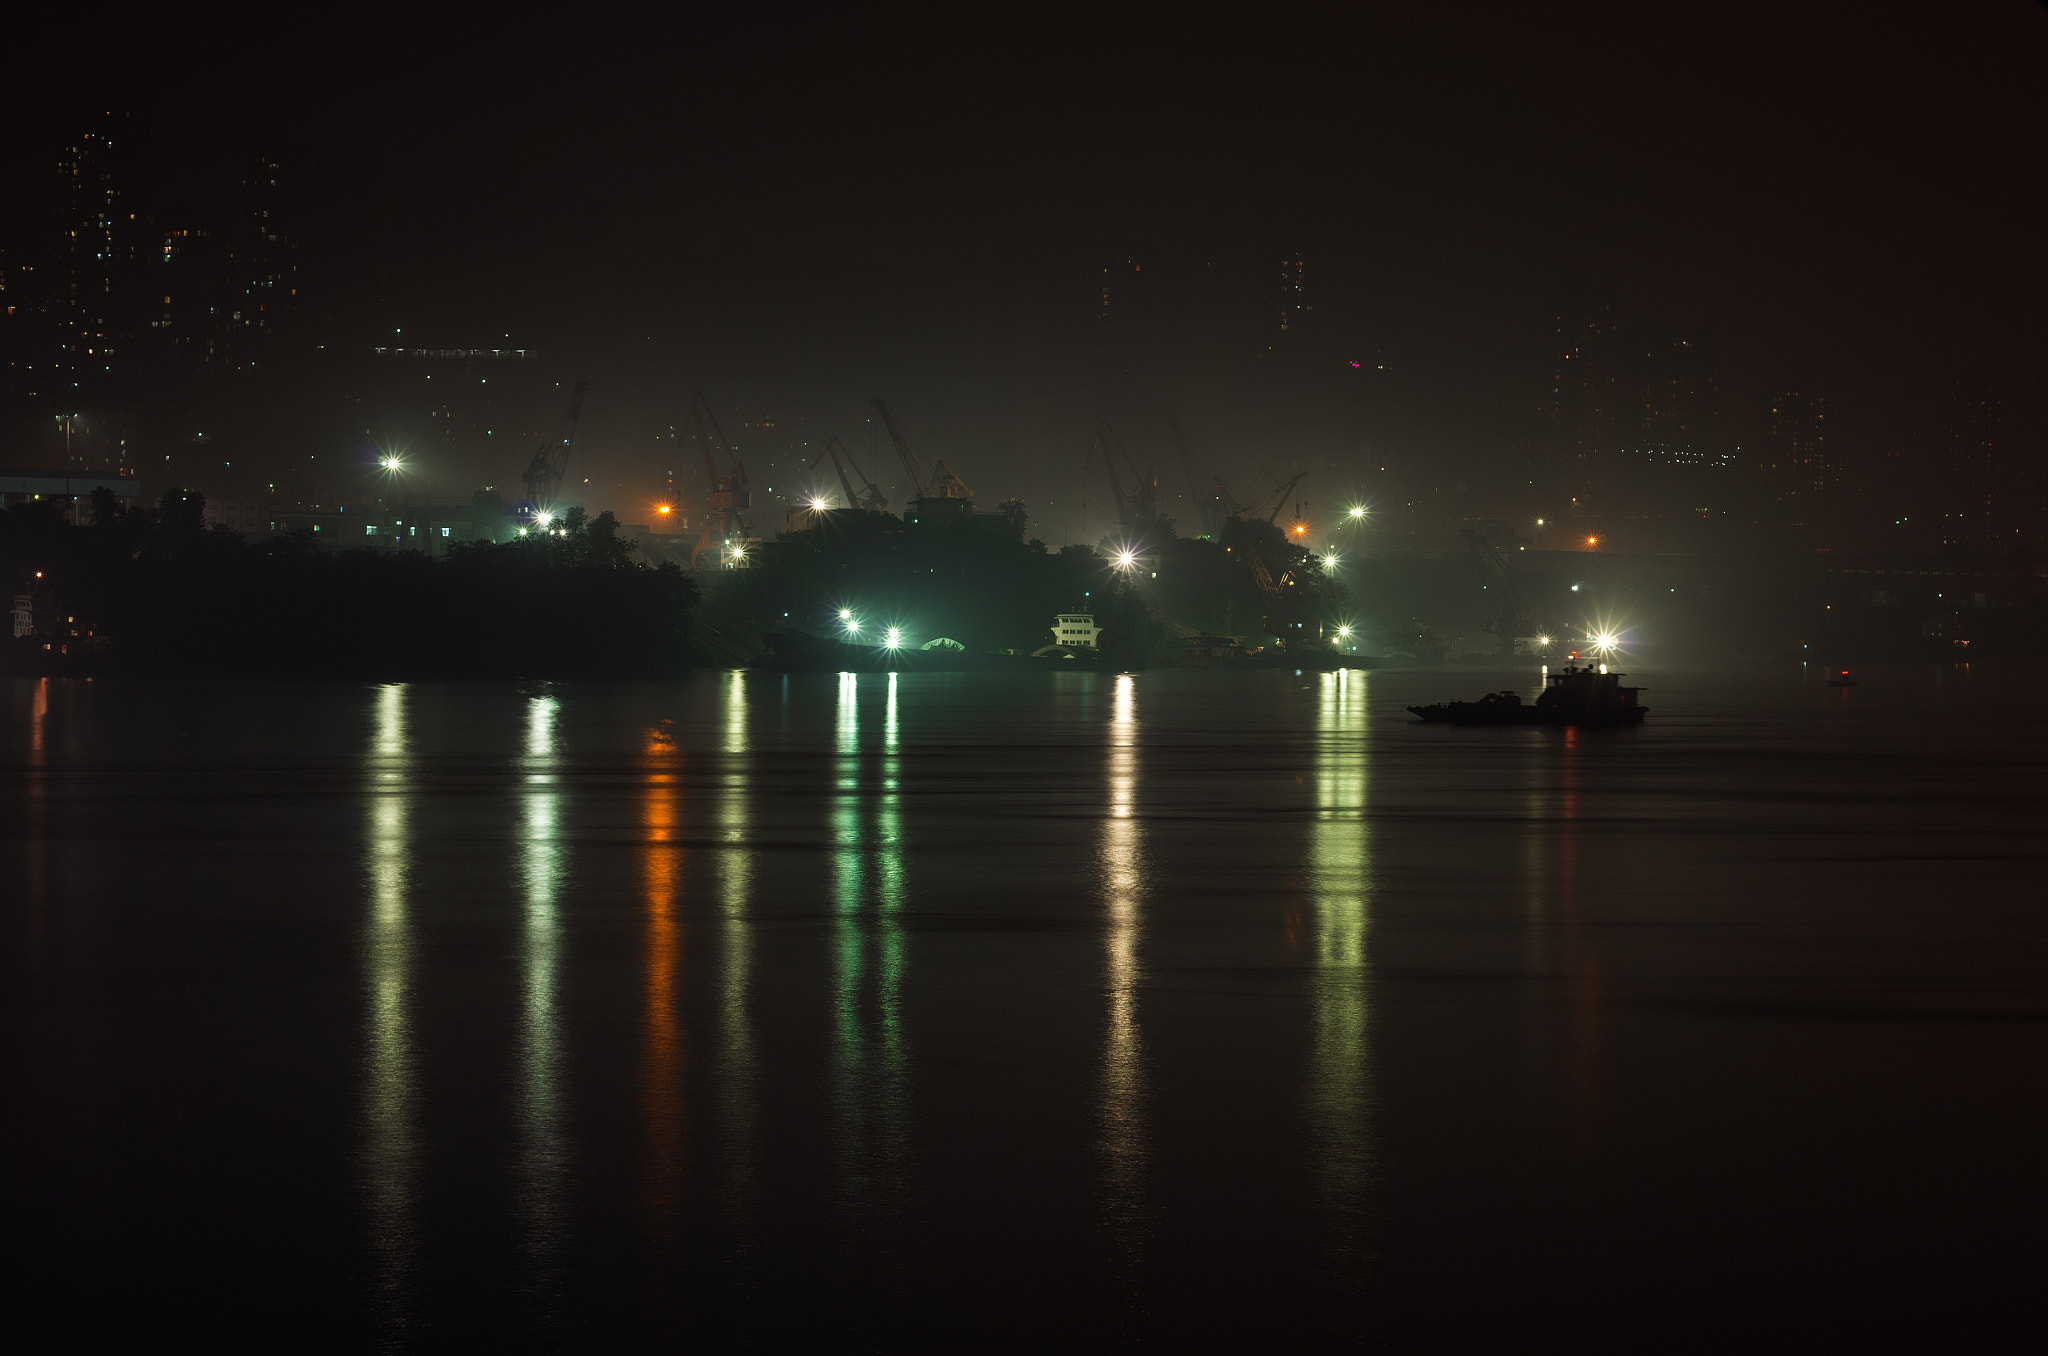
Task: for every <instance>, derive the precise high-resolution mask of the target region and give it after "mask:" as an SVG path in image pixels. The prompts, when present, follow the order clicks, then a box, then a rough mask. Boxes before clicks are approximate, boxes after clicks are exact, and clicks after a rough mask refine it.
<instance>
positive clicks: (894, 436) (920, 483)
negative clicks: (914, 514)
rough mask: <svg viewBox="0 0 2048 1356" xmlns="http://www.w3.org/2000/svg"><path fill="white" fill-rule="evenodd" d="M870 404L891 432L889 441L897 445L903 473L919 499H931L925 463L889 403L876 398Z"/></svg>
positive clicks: (878, 397) (883, 425)
mask: <svg viewBox="0 0 2048 1356" xmlns="http://www.w3.org/2000/svg"><path fill="white" fill-rule="evenodd" d="M868 404H870V405H873V406H874V407H875V410H876V412H877V413H879V414H880V415H881V416H882V427H884V428H886V429H888V430H889V441H890V442H892V443H894V444H896V455H897V456H899V457H901V458H903V471H904V474H906V475H908V476H909V477H910V488H911V489H913V490H915V491H916V492H917V497H918V498H919V499H925V498H929V497H930V496H929V495H928V493H927V492H926V490H925V469H924V461H923V459H921V458H920V457H919V456H918V455H917V449H916V448H915V447H912V446H911V445H910V438H909V437H908V436H907V435H906V434H905V433H904V432H903V430H902V429H901V428H898V427H897V425H896V416H895V415H893V414H891V413H889V402H888V401H886V400H884V399H882V398H881V397H880V396H875V397H874V398H873V399H871V400H869V401H868Z"/></svg>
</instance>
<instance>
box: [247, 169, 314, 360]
mask: <svg viewBox="0 0 2048 1356" xmlns="http://www.w3.org/2000/svg"><path fill="white" fill-rule="evenodd" d="M282 173H283V171H282V170H281V169H280V168H279V167H278V163H277V161H276V160H274V159H272V158H271V157H269V156H267V155H266V156H262V157H260V158H259V159H258V161H257V163H256V167H255V169H254V171H253V172H252V173H251V174H250V175H249V176H248V177H247V178H245V179H244V180H243V181H242V202H241V213H240V221H239V222H238V223H237V226H238V232H237V239H236V241H235V282H236V284H237V292H238V295H237V297H236V306H235V309H234V311H233V313H232V315H231V317H230V318H231V320H232V321H233V323H234V326H235V328H236V331H237V332H238V333H240V334H242V335H245V336H249V337H252V338H254V339H255V340H256V342H257V344H258V345H259V346H260V345H262V344H263V343H265V342H267V341H269V340H271V339H273V338H275V337H276V335H277V333H278V330H279V329H280V327H281V326H283V325H284V323H285V322H286V321H287V320H288V319H289V318H290V317H291V315H292V314H293V313H294V312H296V311H297V310H298V301H299V277H298V274H299V268H298V262H297V260H296V258H295V256H294V251H293V245H294V242H293V240H292V237H291V234H290V232H289V231H288V229H287V220H288V218H287V213H286V210H285V206H284V194H283V190H282V187H281V184H280V177H279V176H280V175H281V174H282Z"/></svg>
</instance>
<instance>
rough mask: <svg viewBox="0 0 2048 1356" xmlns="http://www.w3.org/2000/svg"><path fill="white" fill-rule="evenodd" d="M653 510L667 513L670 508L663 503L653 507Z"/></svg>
mask: <svg viewBox="0 0 2048 1356" xmlns="http://www.w3.org/2000/svg"><path fill="white" fill-rule="evenodd" d="M654 511H655V512H656V513H667V512H669V511H670V509H669V506H668V505H667V504H663V505H662V506H661V507H659V508H657V509H655V510H654Z"/></svg>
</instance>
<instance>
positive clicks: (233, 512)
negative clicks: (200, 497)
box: [205, 497, 277, 537]
mask: <svg viewBox="0 0 2048 1356" xmlns="http://www.w3.org/2000/svg"><path fill="white" fill-rule="evenodd" d="M205 512H206V525H207V526H208V527H225V528H229V529H231V530H233V531H236V532H239V533H241V534H242V535H243V536H245V537H255V536H266V537H267V536H269V535H271V534H272V533H273V532H275V531H276V530H277V525H276V515H275V514H273V513H272V512H271V511H270V505H269V504H268V503H266V502H265V501H264V500H261V499H214V498H211V497H209V498H208V499H207V501H206V510H205Z"/></svg>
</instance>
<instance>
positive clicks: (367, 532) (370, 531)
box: [363, 523, 377, 537]
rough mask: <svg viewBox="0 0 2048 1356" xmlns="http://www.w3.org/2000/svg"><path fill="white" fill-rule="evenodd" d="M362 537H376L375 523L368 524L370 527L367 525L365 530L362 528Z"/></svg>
mask: <svg viewBox="0 0 2048 1356" xmlns="http://www.w3.org/2000/svg"><path fill="white" fill-rule="evenodd" d="M363 535H364V536H366V537H374V536H376V535H377V525H376V524H375V523H371V524H370V525H369V526H368V527H366V528H364V529H363Z"/></svg>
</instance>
